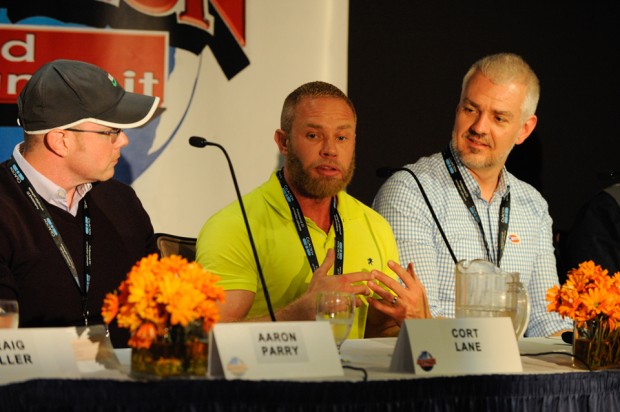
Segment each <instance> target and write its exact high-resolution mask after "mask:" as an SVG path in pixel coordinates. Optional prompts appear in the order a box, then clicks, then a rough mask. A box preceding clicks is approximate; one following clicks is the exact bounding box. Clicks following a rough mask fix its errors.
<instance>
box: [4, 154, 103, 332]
mask: <svg viewBox="0 0 620 412" xmlns="http://www.w3.org/2000/svg"><path fill="white" fill-rule="evenodd" d="M8 166H9V170H10V171H11V174H12V175H13V178H14V179H15V181H16V182H17V184H18V185H19V187H20V189H22V191H23V192H24V194H25V195H26V197H27V198H28V199H30V201H31V202H32V205H33V206H34V208H35V209H36V210H37V212H38V213H39V216H40V217H41V220H43V223H44V224H45V226H46V227H47V229H48V232H49V234H50V236H51V237H52V239H53V240H54V243H55V244H56V247H57V248H58V251H59V252H60V254H61V255H62V257H63V259H64V260H65V263H66V264H67V267H68V268H69V271H70V272H71V276H73V280H74V281H75V284H76V286H77V288H78V290H79V291H80V294H81V295H82V316H83V317H84V325H87V326H88V315H89V313H88V289H89V287H90V272H91V267H92V263H91V249H92V241H91V236H92V233H91V226H90V213H89V211H88V204H87V203H86V199H84V202H82V204H83V213H84V287H82V285H81V282H80V277H79V275H78V271H77V269H76V267H75V263H74V262H73V258H72V257H71V254H70V253H69V249H68V248H67V245H66V244H65V242H64V241H63V240H62V236H61V235H60V232H59V231H58V229H57V228H56V225H55V224H54V221H53V220H52V216H51V215H50V213H49V211H48V210H47V207H45V204H44V203H43V202H42V200H41V198H40V197H39V195H38V194H37V192H36V191H35V190H34V188H33V187H32V184H31V183H30V181H29V180H28V178H27V177H26V175H24V173H23V172H22V170H21V169H20V167H19V166H18V165H17V163H16V162H15V159H14V158H13V156H11V158H10V159H9V162H8Z"/></svg>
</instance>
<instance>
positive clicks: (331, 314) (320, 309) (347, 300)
mask: <svg viewBox="0 0 620 412" xmlns="http://www.w3.org/2000/svg"><path fill="white" fill-rule="evenodd" d="M354 317H355V295H353V294H352V293H344V292H321V293H319V296H318V298H317V302H316V320H321V321H329V323H330V325H331V328H332V333H333V335H334V340H335V341H336V347H337V348H338V354H340V347H341V346H342V343H343V342H344V341H345V340H346V339H347V337H348V336H349V332H350V331H351V326H352V325H353V318H354Z"/></svg>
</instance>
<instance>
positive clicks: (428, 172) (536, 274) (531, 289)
mask: <svg viewBox="0 0 620 412" xmlns="http://www.w3.org/2000/svg"><path fill="white" fill-rule="evenodd" d="M454 157H455V159H457V160H456V162H457V164H458V167H459V170H460V171H461V174H462V176H463V179H464V180H465V184H466V185H467V188H468V190H469V191H470V193H471V196H472V198H473V201H474V204H475V205H476V208H477V209H478V213H479V215H480V219H481V220H482V226H483V228H484V234H485V236H486V237H487V242H488V245H489V249H490V253H491V259H490V260H491V261H494V262H495V261H496V254H497V236H498V221H499V209H500V203H501V199H502V197H503V196H504V195H505V194H506V193H507V192H508V191H510V197H511V204H510V221H509V226H508V236H507V240H506V245H505V248H504V253H503V256H502V259H501V264H500V267H501V268H502V269H503V270H505V271H508V272H519V274H520V279H521V282H522V283H523V285H524V286H525V288H526V289H527V293H528V296H529V298H530V302H531V315H530V321H529V325H528V329H527V331H526V336H548V335H551V334H553V333H555V332H558V331H560V330H563V329H571V328H572V323H571V322H570V321H569V320H563V319H561V317H560V316H559V315H558V314H557V313H550V312H547V302H546V301H545V295H546V293H547V290H548V289H549V288H551V287H552V286H553V285H555V284H557V283H558V277H557V270H556V266H555V256H554V251H553V244H552V231H551V223H552V222H551V216H549V212H548V207H547V202H546V201H545V200H544V199H543V197H542V196H541V195H540V193H538V191H537V190H536V189H534V188H533V187H532V186H530V185H528V184H527V183H525V182H522V181H520V180H518V179H517V178H516V177H514V176H513V175H511V174H510V173H508V171H507V170H506V169H505V168H504V170H502V174H501V176H500V181H499V184H498V187H497V189H496V191H495V193H494V194H493V197H492V199H491V201H490V202H487V201H486V200H484V199H483V198H482V197H481V191H480V186H479V185H478V183H477V182H476V180H475V179H474V177H473V176H472V175H471V174H470V172H469V171H468V170H467V168H466V167H465V166H463V165H462V164H461V163H460V161H459V160H458V158H457V157H456V156H454ZM405 167H406V168H408V169H411V170H412V171H413V172H414V173H415V174H416V176H417V177H418V179H419V180H420V182H421V183H422V186H423V187H424V191H425V192H426V194H427V196H428V198H429V200H430V203H431V204H432V206H433V208H434V210H435V214H436V215H437V218H438V219H439V222H440V223H441V226H442V228H443V230H444V232H445V233H446V236H447V238H448V241H449V242H450V246H451V247H452V249H453V251H454V254H455V255H456V258H457V259H458V260H462V259H487V260H488V258H487V253H486V249H485V246H484V241H483V239H482V236H483V235H482V233H481V232H480V229H479V227H478V224H477V223H476V221H475V220H474V218H473V216H472V215H471V213H470V212H469V210H468V209H467V207H465V204H464V203H463V200H462V199H461V197H460V196H459V194H458V192H457V190H456V187H455V186H454V183H453V181H452V178H451V177H450V175H449V173H448V171H447V169H446V166H445V164H444V161H443V157H442V155H441V153H436V154H434V155H432V156H430V157H424V158H421V159H420V160H419V161H418V162H416V163H415V164H409V165H406V166H405ZM373 207H374V208H375V209H376V210H377V211H378V212H379V213H381V214H382V215H383V216H384V217H385V218H386V219H387V220H388V222H390V224H391V225H392V229H393V231H394V235H395V236H396V241H397V243H398V249H399V254H400V261H401V263H402V264H403V265H406V264H408V263H409V262H413V264H414V270H415V273H416V274H417V276H418V277H419V279H420V281H421V282H422V284H423V285H424V287H425V288H426V292H427V294H428V301H429V305H430V308H431V313H432V314H433V316H435V317H454V296H455V294H454V268H455V264H454V261H453V260H452V257H451V255H450V252H449V251H448V248H447V247H446V245H445V242H444V240H443V238H442V237H441V234H440V232H439V229H438V228H437V225H436V224H435V222H434V220H433V218H432V215H431V213H430V211H429V209H428V206H427V205H426V203H425V202H424V199H423V197H422V195H421V193H420V189H419V188H418V186H417V184H416V182H415V180H414V179H413V177H412V176H411V175H410V174H409V173H407V172H404V171H400V172H396V173H395V174H394V175H392V176H391V177H390V178H389V179H388V180H387V181H386V182H385V183H384V184H383V186H382V187H381V189H380V190H379V192H378V193H377V196H376V198H375V200H374V204H373Z"/></svg>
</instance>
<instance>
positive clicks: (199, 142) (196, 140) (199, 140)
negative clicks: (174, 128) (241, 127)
mask: <svg viewBox="0 0 620 412" xmlns="http://www.w3.org/2000/svg"><path fill="white" fill-rule="evenodd" d="M189 144H190V145H192V146H194V147H198V148H203V147H205V146H215V147H217V148H218V149H220V150H221V151H222V152H223V153H224V156H226V160H227V161H228V167H229V169H230V174H231V176H232V179H233V184H234V185H235V192H236V193H237V200H238V201H239V207H240V208H241V214H242V215H243V221H244V223H245V229H246V230H247V232H248V237H249V238H250V245H251V246H252V253H253V254H254V261H255V262H256V269H257V270H258V278H259V279H260V283H261V286H262V287H263V294H264V295H265V301H266V302H267V309H268V310H269V316H270V317H271V321H272V322H275V321H276V315H275V313H274V311H273V307H272V306H271V299H270V298H269V291H268V290H267V283H266V282H265V277H264V276H263V269H262V267H261V265H260V260H259V259H258V252H257V251H256V246H255V245H254V238H253V237H252V230H250V222H248V216H247V214H246V213H245V206H243V200H242V199H241V192H240V191H239V185H238V184H237V177H236V176H235V170H234V169H233V165H232V162H231V161H230V157H228V153H227V152H226V149H224V147H223V146H221V145H219V144H217V143H213V142H209V141H208V140H207V139H205V138H204V137H199V136H192V137H190V138H189Z"/></svg>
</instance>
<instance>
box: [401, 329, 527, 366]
mask: <svg viewBox="0 0 620 412" xmlns="http://www.w3.org/2000/svg"><path fill="white" fill-rule="evenodd" d="M390 370H391V371H394V372H413V373H416V374H419V375H461V374H483V373H516V372H522V371H523V366H522V364H521V358H520V355H519V347H518V345H517V339H516V337H515V332H514V328H513V327H512V321H511V320H510V318H508V317H505V318H461V319H409V320H405V323H404V324H403V328H402V329H401V331H400V334H399V335H398V340H397V341H396V347H395V349H394V355H393V356H392V363H391V365H390Z"/></svg>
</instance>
